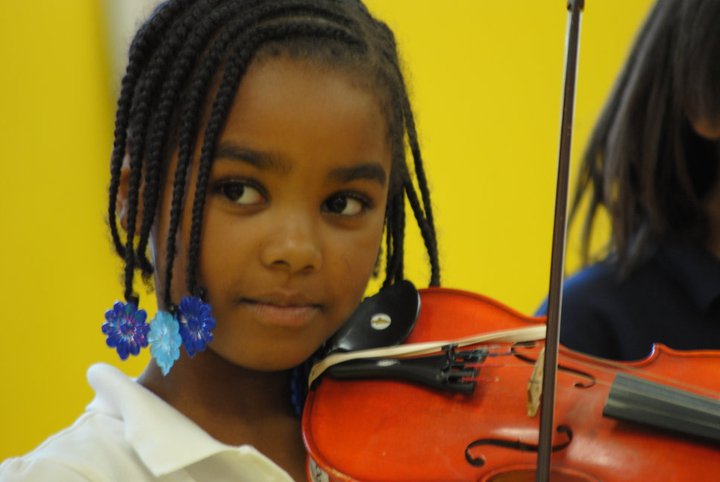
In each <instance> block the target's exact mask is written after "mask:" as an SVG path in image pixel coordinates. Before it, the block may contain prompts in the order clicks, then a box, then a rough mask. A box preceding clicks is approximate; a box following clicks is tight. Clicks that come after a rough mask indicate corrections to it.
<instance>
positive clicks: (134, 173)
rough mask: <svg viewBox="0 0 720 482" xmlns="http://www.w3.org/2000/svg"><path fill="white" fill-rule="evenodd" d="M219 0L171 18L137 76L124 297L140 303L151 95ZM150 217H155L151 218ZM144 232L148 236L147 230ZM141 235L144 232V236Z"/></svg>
mask: <svg viewBox="0 0 720 482" xmlns="http://www.w3.org/2000/svg"><path fill="white" fill-rule="evenodd" d="M217 1H218V0H204V1H200V2H198V3H197V4H195V5H193V6H192V7H191V8H190V10H189V12H188V13H187V14H186V15H184V16H181V17H180V18H178V19H175V20H174V21H173V22H172V26H171V28H170V32H169V33H168V34H167V35H166V38H167V39H168V40H167V41H166V42H161V43H160V45H159V46H158V47H157V48H156V49H155V51H154V52H153V54H152V55H151V57H150V60H149V61H148V62H147V63H146V65H145V68H144V70H143V74H142V75H141V77H140V78H139V79H138V82H137V85H136V87H135V92H134V96H135V98H136V100H134V101H133V103H132V106H131V109H130V114H129V116H130V122H131V124H132V125H133V128H132V129H131V131H130V137H129V141H130V142H129V145H130V149H131V150H130V182H129V190H128V205H129V210H128V214H127V241H126V246H125V298H126V299H127V300H133V301H134V302H135V304H137V296H136V295H135V294H134V293H133V291H132V290H133V278H134V273H135V264H136V259H137V260H139V264H140V266H141V269H142V270H143V271H144V272H145V273H146V276H149V275H150V273H151V272H152V267H151V266H150V263H149V261H147V258H146V256H145V252H144V250H143V251H140V250H139V249H138V250H137V251H136V250H135V234H136V233H135V227H136V222H137V216H138V211H139V204H138V203H139V201H140V195H139V191H140V186H141V177H142V174H143V171H146V172H145V186H144V197H145V199H151V198H153V197H154V196H153V191H154V190H155V189H156V186H157V184H158V183H157V182H154V180H153V177H157V176H156V171H157V168H156V167H155V166H153V165H152V163H149V162H147V161H148V160H147V159H146V154H145V142H146V139H147V137H148V136H147V126H148V123H149V122H150V115H151V106H150V99H152V98H153V97H155V96H156V95H157V92H158V90H159V89H160V85H158V84H159V80H160V79H161V78H162V76H163V74H164V73H165V72H166V70H167V65H168V63H169V62H170V58H171V57H172V56H173V55H174V54H175V53H176V52H177V50H178V49H179V48H180V46H181V45H182V43H183V41H184V40H185V38H186V37H187V36H188V35H189V32H190V29H191V28H192V26H193V25H194V23H195V21H196V19H197V18H198V15H199V14H200V13H201V11H202V10H201V8H202V7H203V6H212V5H213V4H215V3H217ZM136 133H141V134H136ZM143 161H145V162H143ZM153 215H154V211H153V212H152V213H148V214H146V216H147V217H150V218H152V217H153ZM150 221H152V219H151V220H150ZM144 224H145V226H146V230H147V231H148V232H149V226H150V225H151V224H152V223H151V222H149V223H148V222H147V221H146V222H144ZM145 236H147V234H146V235H145ZM142 237H143V236H142V235H141V239H142Z"/></svg>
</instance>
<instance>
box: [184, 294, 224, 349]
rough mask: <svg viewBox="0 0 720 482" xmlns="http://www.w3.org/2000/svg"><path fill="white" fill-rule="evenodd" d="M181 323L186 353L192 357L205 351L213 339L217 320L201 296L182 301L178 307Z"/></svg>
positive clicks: (188, 297)
mask: <svg viewBox="0 0 720 482" xmlns="http://www.w3.org/2000/svg"><path fill="white" fill-rule="evenodd" d="M178 315H179V316H178V319H179V321H180V336H181V337H182V342H183V346H185V351H187V354H188V355H190V356H194V355H195V353H197V352H200V351H203V350H205V347H206V346H207V344H208V343H210V342H211V341H212V339H213V334H212V332H213V330H214V329H215V318H213V316H212V309H211V308H210V305H209V304H208V303H205V302H204V301H203V300H202V298H200V297H199V296H186V297H184V298H183V299H182V301H180V306H179V307H178Z"/></svg>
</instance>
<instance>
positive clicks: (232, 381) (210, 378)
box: [138, 350, 305, 480]
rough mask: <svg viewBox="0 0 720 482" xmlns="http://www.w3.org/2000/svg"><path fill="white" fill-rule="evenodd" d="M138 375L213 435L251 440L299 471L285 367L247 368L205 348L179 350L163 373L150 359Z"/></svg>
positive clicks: (300, 454) (296, 425)
mask: <svg viewBox="0 0 720 482" xmlns="http://www.w3.org/2000/svg"><path fill="white" fill-rule="evenodd" d="M138 381H139V383H140V384H141V385H143V386H145V387H146V388H148V389H149V390H151V391H152V392H154V393H155V394H156V395H158V396H159V397H160V398H162V399H163V400H165V401H166V402H167V403H169V404H170V405H172V406H173V407H174V408H175V409H177V410H178V411H179V412H181V413H182V414H183V415H185V416H186V417H188V418H189V419H191V420H192V421H193V422H195V423H196V424H197V425H199V426H200V427H201V428H202V429H203V430H205V431H206V432H207V433H208V434H210V435H211V436H212V437H213V438H215V439H216V440H219V441H220V442H223V443H226V444H228V445H233V446H237V445H243V444H248V445H252V446H254V447H255V448H257V449H258V450H259V451H260V452H262V453H264V454H265V455H267V456H268V457H270V458H271V459H272V460H274V461H275V462H276V463H277V464H278V465H280V466H282V467H283V468H285V469H286V470H287V471H288V472H289V473H290V474H291V475H293V476H294V477H295V478H296V480H299V479H298V477H299V476H301V475H302V470H303V466H304V459H305V449H304V447H303V443H302V438H301V430H300V420H299V419H298V418H297V417H296V416H295V415H294V413H293V407H292V404H291V402H290V372H289V371H282V372H259V371H253V370H248V369H245V368H243V367H239V366H237V365H234V364H232V363H229V362H228V361H226V360H224V359H222V358H221V357H219V356H218V355H216V354H215V353H213V352H212V351H211V350H206V351H205V352H202V353H198V354H197V355H195V356H194V357H193V358H192V359H190V358H188V357H187V356H185V355H183V356H181V358H180V359H179V360H178V361H177V362H175V365H174V366H173V368H172V370H171V371H170V373H169V374H168V375H167V376H163V375H162V373H161V371H160V369H159V368H158V367H157V365H156V364H155V362H154V361H151V362H150V364H149V365H148V367H147V368H146V370H145V372H144V373H143V374H142V375H141V376H140V378H139V380H138ZM303 478H304V477H303Z"/></svg>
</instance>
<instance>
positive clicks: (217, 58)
mask: <svg viewBox="0 0 720 482" xmlns="http://www.w3.org/2000/svg"><path fill="white" fill-rule="evenodd" d="M278 52H279V53H285V54H290V55H292V56H300V57H302V58H306V57H307V58H316V60H319V61H320V62H325V63H329V64H330V65H336V64H337V66H338V67H341V68H348V67H349V68H357V69H358V71H359V73H360V74H361V75H365V76H367V78H368V80H370V81H371V82H370V83H371V86H372V87H373V88H374V89H375V90H376V91H377V94H378V98H379V100H380V101H381V105H382V107H383V109H384V111H385V114H386V116H387V120H388V131H389V132H388V136H389V138H390V142H391V147H392V157H393V160H392V162H393V164H392V170H391V182H390V194H389V199H388V207H387V213H386V228H385V230H386V244H387V248H386V249H387V255H386V257H385V263H386V266H385V278H386V279H385V284H388V283H390V282H392V281H394V280H398V279H402V278H403V264H404V263H403V259H404V248H403V245H404V225H405V202H406V201H405V199H406V198H407V200H408V202H409V204H410V206H411V208H412V212H413V215H414V217H415V219H416V222H417V223H418V226H419V227H420V232H421V234H422V237H423V241H424V244H425V246H426V250H427V252H428V257H429V259H430V264H431V280H430V283H431V284H433V285H436V284H439V280H440V276H439V272H440V271H439V263H438V252H437V241H436V234H435V227H434V221H433V215H432V208H431V205H430V194H429V189H428V186H427V181H426V179H425V171H424V168H423V161H422V156H421V155H420V147H419V143H418V140H417V139H418V136H417V132H416V129H415V121H414V118H413V114H412V110H411V108H410V102H409V99H408V95H407V89H406V88H405V81H404V78H403V76H402V72H401V69H400V61H399V59H398V56H397V48H396V44H395V39H394V37H393V35H392V32H391V31H390V29H389V28H387V26H386V25H385V24H384V23H382V22H379V21H377V20H376V19H374V18H373V17H372V16H371V15H370V13H369V12H368V10H367V9H366V8H365V6H364V5H363V4H362V3H361V2H359V1H356V0H343V1H339V0H279V1H269V0H195V1H192V0H169V1H167V2H166V3H164V4H163V5H161V6H160V7H158V9H156V11H155V13H154V14H153V15H152V16H151V18H150V19H149V20H148V22H147V23H146V24H145V25H144V26H143V27H142V28H141V30H140V31H139V33H138V35H137V36H136V38H135V40H134V41H133V43H132V46H131V48H130V59H129V63H128V67H127V71H126V75H125V78H124V79H123V83H122V88H121V94H120V98H119V100H118V111H117V114H116V122H115V141H114V144H113V154H112V157H111V182H110V189H109V206H108V213H109V218H110V230H111V233H112V237H113V243H114V244H115V248H116V251H117V252H118V254H120V255H121V256H122V257H123V258H124V261H125V297H126V299H128V300H129V301H137V297H136V296H135V295H134V294H133V292H132V286H133V274H134V271H135V269H136V268H139V269H140V271H141V272H142V274H143V276H144V277H147V276H149V275H150V274H151V273H152V271H153V270H154V266H153V263H155V262H156V261H155V260H153V262H151V261H150V260H149V259H148V258H147V246H148V243H149V239H150V233H151V231H152V227H153V225H154V222H155V216H156V213H157V211H158V205H159V203H160V202H161V198H162V197H161V196H160V194H161V192H162V189H163V188H164V186H165V183H164V182H163V179H164V176H166V175H168V174H169V173H170V172H172V171H171V169H170V168H169V166H168V161H169V159H170V158H171V156H172V155H173V152H175V153H176V154H177V157H176V163H177V164H176V166H175V172H174V178H173V182H172V194H171V197H170V212H169V228H168V233H167V245H166V250H165V259H164V262H165V266H164V275H165V276H164V277H161V278H160V279H162V280H163V293H162V295H163V302H164V304H165V306H166V309H170V310H172V308H173V306H174V305H173V303H172V295H171V293H172V290H171V287H172V280H173V266H174V261H175V256H176V252H177V245H176V239H177V233H178V231H179V229H180V224H181V220H182V212H183V211H184V203H185V200H186V198H187V190H188V189H190V187H189V186H188V185H187V184H188V182H187V180H188V172H189V169H190V167H191V166H192V164H193V163H194V162H197V163H198V165H197V177H196V178H195V187H194V194H193V205H192V207H191V210H192V216H191V221H190V239H189V243H188V246H187V250H188V251H187V260H186V265H187V289H188V291H189V292H190V293H191V294H194V295H198V294H200V295H202V291H203V290H202V288H201V287H200V286H198V283H197V275H198V260H199V254H200V250H201V246H200V240H201V234H202V233H201V229H202V220H203V215H204V208H205V197H206V192H207V184H208V179H209V175H210V172H211V169H212V163H213V159H214V155H215V150H216V144H217V141H218V139H219V137H220V135H221V133H222V129H223V128H224V125H225V122H226V118H227V115H228V113H229V111H230V108H231V106H232V104H233V102H234V99H235V95H236V92H237V90H238V88H239V86H240V84H241V82H242V79H243V77H244V75H245V73H246V72H247V69H248V68H249V66H250V65H251V63H252V62H253V60H254V59H255V58H257V57H258V56H259V55H265V54H270V55H276V54H277V53H278ZM216 81H217V82H219V87H217V90H216V91H215V94H214V98H212V99H211V98H210V97H209V92H211V91H213V90H214V89H215V85H216V84H215V82H216ZM205 115H207V119H208V120H207V123H206V124H205V125H204V130H203V137H200V127H201V126H200V123H201V121H202V120H203V119H205ZM200 139H202V146H201V149H200V155H199V158H198V159H197V160H195V159H194V158H195V149H196V146H197V142H199V141H200ZM406 143H407V144H406ZM406 145H408V146H409V151H410V152H411V153H412V156H413V174H414V176H415V178H414V179H412V178H411V175H410V171H409V169H408V168H407V166H406V164H405V150H406ZM126 151H127V152H128V153H129V154H130V156H129V157H130V163H129V175H130V176H129V189H128V193H127V212H126V213H125V215H126V217H125V219H126V221H127V224H126V234H127V238H126V240H125V242H124V243H123V242H122V240H121V238H120V235H119V232H118V228H117V217H116V216H117V213H116V204H117V199H118V195H119V194H118V193H119V185H120V179H121V172H122V169H123V167H122V166H123V158H124V157H125V152H126ZM416 186H417V188H416ZM167 189H170V187H169V185H168V187H167ZM141 191H142V192H141ZM141 198H142V199H141ZM140 206H142V216H141V218H142V219H141V222H140V228H139V230H138V233H136V224H137V222H138V213H139V210H140ZM136 235H137V238H136ZM136 239H138V241H137V243H135V240H136Z"/></svg>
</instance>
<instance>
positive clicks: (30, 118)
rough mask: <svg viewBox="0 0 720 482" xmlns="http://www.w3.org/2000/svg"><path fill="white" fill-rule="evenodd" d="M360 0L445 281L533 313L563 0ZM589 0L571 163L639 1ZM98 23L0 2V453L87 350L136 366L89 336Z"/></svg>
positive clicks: (102, 91) (81, 386)
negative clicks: (398, 96)
mask: <svg viewBox="0 0 720 482" xmlns="http://www.w3.org/2000/svg"><path fill="white" fill-rule="evenodd" d="M368 3H369V5H370V7H371V8H372V9H373V10H374V11H375V12H376V13H377V14H379V15H380V16H381V17H383V18H385V19H386V20H387V21H388V23H389V24H390V25H391V26H392V27H393V28H394V29H395V30H396V32H397V35H398V38H399V42H400V46H401V49H402V51H403V52H404V58H405V61H406V64H407V67H408V79H409V81H410V85H411V91H412V95H413V97H414V100H415V106H416V111H417V115H418V124H419V130H420V134H421V139H422V145H423V148H424V153H425V158H426V160H427V166H428V167H427V169H428V174H429V177H430V179H431V183H432V190H433V194H434V197H435V208H436V217H437V224H438V227H439V236H440V243H441V257H442V261H443V264H444V284H445V285H447V286H453V287H462V288H465V289H469V290H474V291H478V292H481V293H484V294H487V295H489V296H492V297H495V298H497V299H499V300H501V301H504V302H505V303H507V304H509V305H511V306H514V307H516V308H517V309H519V310H521V311H525V312H532V311H533V310H534V308H535V307H536V305H537V304H538V302H539V301H540V300H541V299H542V298H543V297H544V296H545V292H546V290H547V278H548V272H549V255H548V252H549V247H550V229H551V221H552V212H553V196H554V185H555V183H554V176H555V167H556V162H557V145H558V126H559V119H560V117H559V112H560V94H561V84H562V70H563V45H564V38H565V21H566V13H565V8H564V5H565V2H564V1H563V0H555V1H553V2H550V1H538V0H524V1H519V2H497V1H490V0H444V1H437V0H392V1H390V0H368ZM587 3H588V5H587V8H586V11H585V13H584V15H583V32H582V43H581V60H580V74H579V84H578V97H577V110H576V124H575V126H576V131H575V133H576V134H575V138H574V146H575V151H574V152H575V154H574V156H573V157H574V158H577V154H578V153H579V151H580V150H581V149H580V148H581V147H582V145H583V143H584V141H585V138H586V136H587V133H588V130H589V129H590V128H591V126H592V124H593V122H594V119H595V117H596V115H597V113H598V110H599V109H600V107H601V105H602V102H603V99H604V98H605V96H606V95H607V93H608V90H609V88H610V86H611V83H612V80H613V78H614V76H615V73H616V71H617V69H618V68H619V65H620V63H621V62H622V60H623V58H624V56H625V52H626V49H627V45H628V43H629V42H630V40H631V38H632V36H633V33H634V31H635V29H636V27H637V25H638V23H639V22H640V20H641V18H642V17H643V16H644V14H645V12H646V11H647V9H648V7H649V5H650V0H632V1H628V0H588V2H587ZM101 23H102V15H101V12H100V5H99V1H98V0H71V1H63V2H59V1H56V0H36V1H33V2H18V1H2V2H0V61H1V62H2V67H1V70H0V72H1V73H0V153H1V154H0V155H2V161H1V162H2V164H1V166H2V167H1V171H0V230H1V231H0V266H1V267H2V268H1V269H2V271H1V273H2V276H1V277H0V327H1V331H0V333H1V336H2V337H1V338H0V340H2V343H1V344H0V347H1V348H0V380H1V383H2V385H1V386H2V388H1V392H0V434H2V435H1V436H0V459H4V458H5V457H8V456H11V455H16V454H20V453H23V452H25V451H27V450H29V449H31V448H32V447H33V446H35V445H36V444H38V443H39V442H40V441H42V440H43V439H44V438H45V437H47V436H48V435H49V434H50V433H52V432H54V431H57V430H58V429H60V428H62V427H63V426H66V425H68V424H69V423H71V422H72V420H74V419H75V417H76V416H77V415H78V414H79V413H80V412H81V410H82V409H83V407H84V406H85V404H86V403H87V402H88V401H89V400H90V398H91V397H92V394H91V391H90V389H89V387H88V386H87V383H86V382H85V370H86V368H87V366H88V365H90V364H91V363H93V362H96V361H105V362H109V363H112V364H115V365H117V366H121V367H123V368H124V369H125V370H126V372H127V373H129V374H133V375H134V374H137V373H139V371H140V370H141V368H142V366H143V365H144V363H146V362H147V358H146V357H147V355H146V354H145V355H142V356H141V357H139V358H138V359H134V360H132V361H130V362H126V363H124V364H121V363H120V362H119V361H118V360H117V356H116V355H115V353H114V352H113V351H111V350H109V349H107V348H106V347H105V344H104V338H103V336H102V334H101V333H100V325H101V323H102V321H103V313H104V311H105V310H106V309H107V308H108V307H109V306H110V305H111V304H112V302H113V301H114V300H115V299H118V298H119V297H120V296H121V295H122V290H121V287H120V284H119V281H118V280H119V264H118V263H117V262H116V261H115V259H114V257H113V256H112V252H111V249H110V244H109V242H108V236H107V234H106V230H105V225H104V217H105V213H104V211H105V199H104V195H105V187H106V185H107V176H106V164H107V159H108V153H109V149H110V143H111V132H112V109H113V103H114V100H112V99H110V97H111V94H110V90H111V89H110V87H109V86H110V85H111V81H110V79H109V75H108V73H107V72H108V68H109V67H108V66H109V63H108V62H107V59H106V50H107V49H106V48H105V44H104V42H105V36H104V32H102V29H101V27H100V25H101ZM411 233H412V230H411ZM570 249H571V250H570V252H569V262H570V263H571V266H575V265H576V259H577V257H576V256H575V254H574V251H573V249H574V248H573V247H572V246H571V248H570ZM419 252H420V248H419V246H418V243H417V241H415V242H414V243H413V245H412V246H411V247H410V248H408V255H409V257H410V260H411V261H410V268H409V271H410V274H411V276H412V277H413V278H414V279H415V280H416V281H417V282H418V284H421V283H423V282H424V281H425V278H426V270H425V269H423V268H422V267H421V266H422V263H420V262H418V261H417V256H418V253H419ZM145 305H146V307H147V306H148V305H149V303H148V301H147V299H146V300H145ZM149 310H150V311H152V307H150V308H149Z"/></svg>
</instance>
